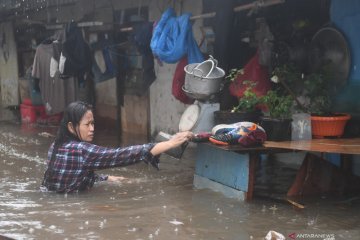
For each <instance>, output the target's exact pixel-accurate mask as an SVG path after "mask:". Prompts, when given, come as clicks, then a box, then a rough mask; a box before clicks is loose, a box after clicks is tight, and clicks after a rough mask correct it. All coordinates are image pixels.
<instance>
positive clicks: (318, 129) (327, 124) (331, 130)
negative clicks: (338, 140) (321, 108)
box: [311, 114, 351, 138]
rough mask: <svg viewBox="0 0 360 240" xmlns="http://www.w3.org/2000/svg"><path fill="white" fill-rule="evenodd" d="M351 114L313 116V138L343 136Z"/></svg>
mask: <svg viewBox="0 0 360 240" xmlns="http://www.w3.org/2000/svg"><path fill="white" fill-rule="evenodd" d="M350 118H351V116H350V115H349V114H337V115H335V116H331V117H322V116H311V131H312V135H313V138H324V137H341V136H342V135H343V134H344V128H345V125H346V123H347V121H348V120H349V119H350Z"/></svg>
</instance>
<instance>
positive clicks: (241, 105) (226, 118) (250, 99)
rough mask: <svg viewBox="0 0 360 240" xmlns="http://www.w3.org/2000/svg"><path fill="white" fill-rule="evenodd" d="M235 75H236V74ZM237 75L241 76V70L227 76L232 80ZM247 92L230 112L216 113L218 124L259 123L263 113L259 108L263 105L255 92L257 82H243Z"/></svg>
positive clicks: (233, 71) (231, 72)
mask: <svg viewBox="0 0 360 240" xmlns="http://www.w3.org/2000/svg"><path fill="white" fill-rule="evenodd" d="M234 73H235V74H234ZM236 74H241V70H237V69H233V70H232V71H230V74H229V75H228V76H227V78H228V79H230V80H231V78H232V79H234V78H235V77H236ZM242 84H244V87H245V90H244V93H243V95H242V97H240V98H238V103H237V105H236V106H234V107H233V108H232V109H231V110H230V111H216V112H214V118H215V123H216V124H231V123H235V122H244V121H247V122H254V123H259V122H260V117H261V116H262V111H261V109H260V108H258V106H259V104H260V103H261V97H259V96H258V95H257V94H256V93H255V92H254V91H253V89H254V87H255V86H256V83H255V82H252V81H249V80H246V81H243V83H242Z"/></svg>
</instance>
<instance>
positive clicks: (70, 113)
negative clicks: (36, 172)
mask: <svg viewBox="0 0 360 240" xmlns="http://www.w3.org/2000/svg"><path fill="white" fill-rule="evenodd" d="M87 111H93V108H92V105H91V104H88V103H86V102H82V101H77V102H72V103H70V104H69V105H68V107H67V108H66V109H65V111H64V115H63V119H62V120H61V124H60V127H59V130H58V132H57V135H56V138H55V141H54V146H53V151H52V155H51V159H50V162H49V166H48V168H47V170H46V172H45V178H46V179H47V182H50V181H51V178H52V175H53V172H52V167H53V164H54V162H55V156H56V154H57V152H58V149H59V147H60V146H61V144H63V143H64V142H67V141H69V140H76V141H81V138H80V136H79V135H78V130H77V129H78V128H77V127H78V126H79V124H80V121H81V119H82V118H83V116H84V115H85V113H86V112H87ZM69 122H71V123H72V126H73V127H74V131H75V133H76V135H74V134H72V133H71V132H70V131H69V129H68V123H69ZM45 178H44V180H45ZM44 180H43V183H42V185H44V183H45V182H44ZM46 187H47V186H46Z"/></svg>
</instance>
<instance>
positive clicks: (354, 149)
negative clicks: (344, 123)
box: [264, 138, 360, 154]
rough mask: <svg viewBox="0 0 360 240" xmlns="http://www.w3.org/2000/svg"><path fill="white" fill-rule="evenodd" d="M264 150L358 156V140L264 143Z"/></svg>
mask: <svg viewBox="0 0 360 240" xmlns="http://www.w3.org/2000/svg"><path fill="white" fill-rule="evenodd" d="M264 147H265V148H280V149H290V150H300V151H309V152H322V153H340V154H360V138H338V139H311V140H301V141H285V142H272V141H267V142H265V143H264Z"/></svg>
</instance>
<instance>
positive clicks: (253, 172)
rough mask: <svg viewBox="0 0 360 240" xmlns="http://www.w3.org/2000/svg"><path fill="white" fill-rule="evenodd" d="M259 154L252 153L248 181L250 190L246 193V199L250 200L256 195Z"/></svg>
mask: <svg viewBox="0 0 360 240" xmlns="http://www.w3.org/2000/svg"><path fill="white" fill-rule="evenodd" d="M259 158H260V156H259V154H255V153H254V154H250V159H249V182H248V191H247V193H246V200H248V201H250V200H252V199H253V196H254V185H255V177H256V166H257V164H258V161H259Z"/></svg>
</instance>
